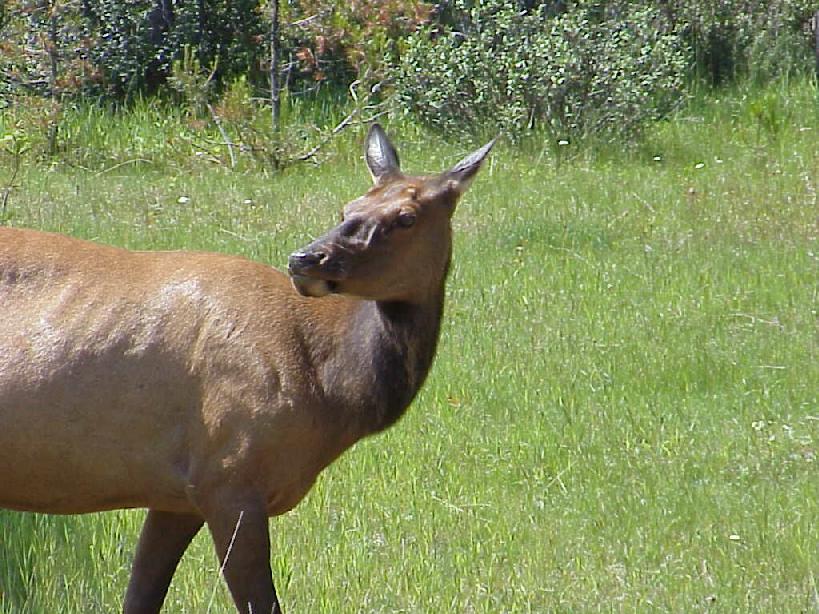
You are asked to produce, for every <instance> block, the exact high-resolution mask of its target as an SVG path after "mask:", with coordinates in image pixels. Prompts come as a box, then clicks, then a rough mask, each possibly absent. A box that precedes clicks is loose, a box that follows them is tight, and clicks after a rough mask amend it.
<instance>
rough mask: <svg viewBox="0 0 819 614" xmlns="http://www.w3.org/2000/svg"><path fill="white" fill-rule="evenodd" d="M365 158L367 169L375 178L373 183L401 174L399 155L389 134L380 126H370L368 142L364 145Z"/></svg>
mask: <svg viewBox="0 0 819 614" xmlns="http://www.w3.org/2000/svg"><path fill="white" fill-rule="evenodd" d="M364 158H365V159H366V160H367V167H368V168H369V169H370V174H371V175H372V176H373V182H375V183H378V182H379V181H381V179H382V178H384V177H387V176H388V175H392V174H395V173H398V172H400V170H401V168H400V164H399V162H398V153H397V152H396V151H395V147H393V145H392V143H390V140H389V139H388V138H387V134H386V133H385V132H384V129H383V128H382V127H381V126H380V125H379V124H377V123H376V124H373V125H372V126H370V130H369V132H367V140H366V141H365V143H364Z"/></svg>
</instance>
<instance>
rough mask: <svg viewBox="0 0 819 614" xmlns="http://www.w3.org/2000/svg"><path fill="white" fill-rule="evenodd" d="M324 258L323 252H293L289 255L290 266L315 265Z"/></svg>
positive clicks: (325, 258) (325, 256)
mask: <svg viewBox="0 0 819 614" xmlns="http://www.w3.org/2000/svg"><path fill="white" fill-rule="evenodd" d="M326 260H327V254H326V253H325V252H295V253H294V254H292V255H291V256H290V268H301V267H309V266H315V265H317V264H322V263H323V262H324V261H326Z"/></svg>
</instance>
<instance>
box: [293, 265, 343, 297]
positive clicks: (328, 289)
mask: <svg viewBox="0 0 819 614" xmlns="http://www.w3.org/2000/svg"><path fill="white" fill-rule="evenodd" d="M290 281H291V282H292V283H293V287H294V288H295V289H296V292H298V293H299V294H301V295H302V296H309V297H312V298H320V297H322V296H327V295H328V294H335V293H336V292H337V290H338V282H335V281H332V280H329V279H320V278H316V277H308V276H307V275H299V274H298V273H293V272H292V271H290Z"/></svg>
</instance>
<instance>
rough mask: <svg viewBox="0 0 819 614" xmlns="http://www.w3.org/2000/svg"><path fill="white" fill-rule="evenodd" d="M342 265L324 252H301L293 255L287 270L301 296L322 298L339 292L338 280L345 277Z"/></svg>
mask: <svg viewBox="0 0 819 614" xmlns="http://www.w3.org/2000/svg"><path fill="white" fill-rule="evenodd" d="M340 264H341V263H340V262H339V261H338V259H334V258H328V257H327V255H326V253H325V252H323V251H322V252H318V251H307V252H302V251H300V252H295V253H293V254H291V256H290V259H289V262H288V266H287V270H288V272H289V273H290V279H291V281H292V282H293V287H294V288H295V289H296V291H297V292H298V293H299V294H301V295H302V296H310V297H322V296H327V295H328V294H334V293H335V292H337V291H338V280H339V279H340V278H342V277H343V271H342V270H341V266H340Z"/></svg>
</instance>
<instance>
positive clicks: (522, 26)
mask: <svg viewBox="0 0 819 614" xmlns="http://www.w3.org/2000/svg"><path fill="white" fill-rule="evenodd" d="M472 4H474V6H472V7H471V8H466V7H465V2H464V1H463V0H459V1H457V2H456V3H455V6H456V8H457V7H462V8H463V11H464V15H466V16H467V19H465V20H464V24H463V27H462V28H461V30H460V31H459V30H455V29H449V28H441V29H439V30H438V31H434V30H431V29H428V30H426V31H424V32H422V33H419V34H416V35H413V36H411V37H410V38H409V40H408V43H407V46H406V48H405V49H404V51H403V54H402V58H401V61H400V64H399V65H398V66H397V69H396V71H395V73H394V77H395V83H396V95H397V101H398V104H399V105H400V107H401V108H403V109H404V110H405V111H407V112H412V113H415V114H417V115H418V117H420V118H421V119H422V120H423V121H424V122H426V123H428V124H430V125H433V126H436V127H438V128H441V129H446V130H450V131H451V130H474V129H476V128H477V127H481V128H484V127H488V126H492V127H495V128H499V129H501V130H504V131H506V132H508V133H509V134H511V135H513V136H515V135H521V134H522V133H523V132H525V131H527V130H530V129H533V128H541V129H545V130H546V131H548V132H549V133H551V134H552V135H553V136H554V137H555V138H571V137H576V136H582V135H585V134H588V133H591V132H596V133H602V134H608V135H610V136H617V137H623V136H626V137H629V136H633V135H634V134H635V133H636V132H637V131H638V130H639V128H640V126H642V125H643V124H644V123H645V122H646V121H648V120H651V119H656V118H658V117H661V116H663V115H664V114H666V113H668V112H669V111H670V110H671V109H672V108H673V107H674V106H675V104H677V102H678V101H679V100H680V98H681V95H682V92H683V86H684V77H685V73H686V67H687V65H688V57H687V50H686V47H685V45H684V43H683V41H682V38H681V36H680V33H679V32H678V31H677V30H675V29H674V28H673V27H672V25H671V24H670V22H669V21H668V20H667V18H666V17H665V16H664V15H663V14H662V13H661V12H659V11H657V10H655V9H651V8H643V7H625V8H624V10H623V11H622V12H620V13H619V14H618V15H616V16H613V15H607V14H606V13H605V12H601V11H599V10H595V9H594V8H593V7H579V8H575V9H574V10H571V11H567V12H564V13H556V14H551V13H546V12H544V11H540V12H538V11H532V12H525V11H521V10H519V9H518V8H517V7H516V6H514V5H510V4H509V3H508V2H504V1H502V0H486V1H484V2H481V3H477V2H476V3H472Z"/></svg>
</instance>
